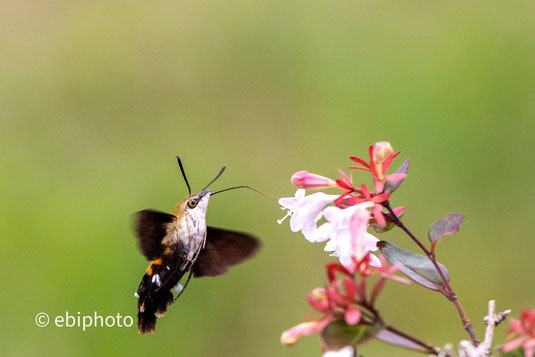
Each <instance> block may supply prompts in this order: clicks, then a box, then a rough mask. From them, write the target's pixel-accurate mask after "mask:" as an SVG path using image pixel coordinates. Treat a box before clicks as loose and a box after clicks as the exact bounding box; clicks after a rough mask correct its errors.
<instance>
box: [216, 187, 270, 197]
mask: <svg viewBox="0 0 535 357" xmlns="http://www.w3.org/2000/svg"><path fill="white" fill-rule="evenodd" d="M236 188H248V189H250V190H253V191H255V192H258V193H259V194H261V195H264V196H266V197H269V198H273V199H274V200H278V198H277V197H273V196H271V195H268V194H267V193H265V192H262V191H260V190H257V189H256V188H254V187H251V186H235V187H230V188H225V189H224V190H220V191H216V192H214V193H212V194H211V195H210V196H213V195H216V194H218V193H221V192H225V191H229V190H234V189H236Z"/></svg>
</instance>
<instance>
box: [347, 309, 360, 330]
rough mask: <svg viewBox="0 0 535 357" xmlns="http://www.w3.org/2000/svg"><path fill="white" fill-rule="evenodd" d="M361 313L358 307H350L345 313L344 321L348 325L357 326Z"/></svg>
mask: <svg viewBox="0 0 535 357" xmlns="http://www.w3.org/2000/svg"><path fill="white" fill-rule="evenodd" d="M360 317H361V314H360V311H359V309H357V308H356V307H350V308H349V309H347V310H346V311H345V313H344V319H345V320H346V322H347V324H348V325H351V326H353V325H356V324H357V323H358V322H359V321H360Z"/></svg>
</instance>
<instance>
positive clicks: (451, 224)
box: [429, 213, 464, 244]
mask: <svg viewBox="0 0 535 357" xmlns="http://www.w3.org/2000/svg"><path fill="white" fill-rule="evenodd" d="M463 219H464V214H462V213H448V214H447V215H445V216H444V218H441V219H439V220H437V221H435V222H434V223H433V224H432V225H431V228H430V229H429V240H430V241H431V242H432V243H433V244H436V243H437V242H438V241H439V240H440V239H442V238H443V237H445V236H448V235H450V234H453V233H455V232H458V231H459V229H461V224H462V223H463Z"/></svg>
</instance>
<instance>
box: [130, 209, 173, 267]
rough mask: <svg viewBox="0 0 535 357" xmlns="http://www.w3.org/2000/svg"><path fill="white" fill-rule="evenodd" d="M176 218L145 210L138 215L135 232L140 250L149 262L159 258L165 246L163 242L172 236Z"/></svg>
mask: <svg viewBox="0 0 535 357" xmlns="http://www.w3.org/2000/svg"><path fill="white" fill-rule="evenodd" d="M175 220H176V216H175V215H172V214H167V213H163V212H158V211H153V210H148V209H145V210H143V211H139V212H137V213H136V217H135V231H136V234H137V237H138V238H139V248H140V249H141V252H142V253H143V255H144V256H146V257H147V259H148V260H154V259H157V258H159V257H160V256H161V255H162V253H163V251H164V249H165V248H164V246H163V245H162V240H163V239H164V238H165V236H166V235H168V234H172V230H173V227H174V225H173V224H171V223H173V222H174V221H175Z"/></svg>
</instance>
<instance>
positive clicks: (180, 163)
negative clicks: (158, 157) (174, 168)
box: [176, 156, 191, 195]
mask: <svg viewBox="0 0 535 357" xmlns="http://www.w3.org/2000/svg"><path fill="white" fill-rule="evenodd" d="M176 159H177V160H178V166H180V171H181V172H182V176H183V177H184V181H186V185H187V186H188V191H189V194H190V195H191V187H189V182H188V178H187V177H186V171H184V166H182V160H180V158H179V157H178V156H177V157H176Z"/></svg>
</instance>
